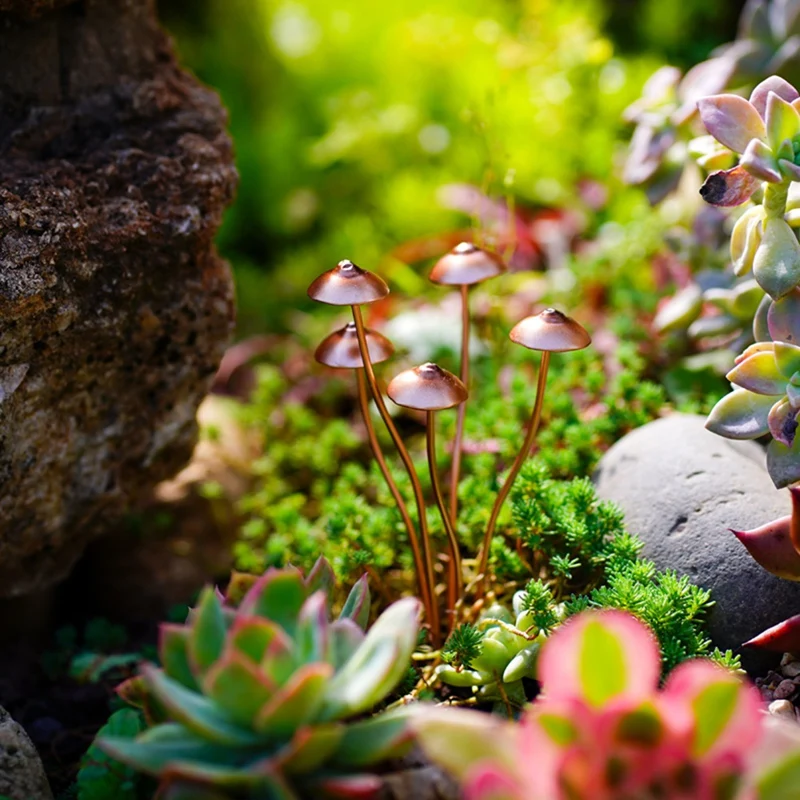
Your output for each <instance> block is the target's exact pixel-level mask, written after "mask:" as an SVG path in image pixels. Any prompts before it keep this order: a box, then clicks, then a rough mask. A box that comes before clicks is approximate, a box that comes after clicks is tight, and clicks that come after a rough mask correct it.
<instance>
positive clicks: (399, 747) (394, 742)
mask: <svg viewBox="0 0 800 800" xmlns="http://www.w3.org/2000/svg"><path fill="white" fill-rule="evenodd" d="M410 719H411V713H410V712H409V709H408V707H407V706H406V707H403V708H399V709H396V710H395V711H388V712H386V713H385V714H381V715H380V716H377V717H371V718H370V719H366V720H364V721H363V722H353V723H350V724H349V725H348V726H347V728H346V730H345V732H344V736H343V737H342V741H341V744H340V745H339V749H338V750H337V751H336V758H335V763H336V766H337V768H344V769H357V768H360V767H366V766H368V765H369V764H375V763H377V762H380V761H384V760H386V759H387V758H399V757H400V756H402V755H405V753H406V752H407V751H408V749H409V748H410V746H411V744H412V742H413V735H412V733H411V729H410V727H409V724H408V723H409V720H410Z"/></svg>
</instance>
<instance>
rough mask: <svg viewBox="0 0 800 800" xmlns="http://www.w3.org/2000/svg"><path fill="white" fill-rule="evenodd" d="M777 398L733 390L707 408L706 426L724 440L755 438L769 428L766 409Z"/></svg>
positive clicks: (744, 390)
mask: <svg viewBox="0 0 800 800" xmlns="http://www.w3.org/2000/svg"><path fill="white" fill-rule="evenodd" d="M778 399H779V397H778V396H767V395H762V394H755V393H754V392H748V391H747V389H736V391H733V392H731V393H730V394H726V395H725V397H723V398H722V399H721V400H720V401H719V402H718V403H717V404H716V405H715V406H714V408H712V409H711V413H710V414H709V415H708V419H707V420H706V428H707V429H708V430H710V431H711V432H712V433H716V434H717V435H718V436H724V437H725V438H726V439H757V438H758V437H759V436H763V435H764V434H765V433H767V432H768V431H769V422H768V418H769V412H770V409H771V408H772V406H773V405H774V404H775V403H776V402H777V401H778Z"/></svg>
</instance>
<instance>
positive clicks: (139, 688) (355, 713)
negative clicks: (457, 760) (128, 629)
mask: <svg viewBox="0 0 800 800" xmlns="http://www.w3.org/2000/svg"><path fill="white" fill-rule="evenodd" d="M334 582H335V577H334V574H333V570H332V569H331V567H330V565H329V564H328V562H327V561H325V560H324V559H322V558H320V559H319V560H318V561H317V563H316V565H315V566H314V568H313V569H312V570H311V572H310V573H309V574H308V577H307V578H305V579H304V578H303V577H302V575H301V573H300V572H299V571H297V570H296V569H293V568H287V569H284V570H270V571H268V572H267V573H266V574H265V575H264V576H263V577H261V578H256V577H255V576H248V575H244V574H241V573H238V574H234V575H233V576H232V578H231V582H230V584H229V586H228V590H227V594H226V595H225V596H224V597H223V596H222V595H221V594H220V593H219V592H218V591H217V590H216V589H214V588H213V587H207V588H206V589H205V590H204V591H203V592H202V593H201V595H200V599H199V600H198V603H197V606H196V607H195V608H194V609H193V610H192V612H191V613H190V615H189V617H188V619H187V622H186V624H185V625H175V624H167V625H164V626H163V627H162V630H161V637H160V647H159V656H160V660H161V663H162V668H160V669H157V668H156V667H154V666H152V665H146V666H144V667H143V668H142V672H141V675H140V676H138V677H136V678H133V679H131V680H130V681H128V682H127V683H126V684H124V685H123V686H122V687H120V690H119V691H120V694H121V695H122V696H123V697H124V698H125V699H126V700H128V701H129V702H130V703H132V704H133V705H135V706H137V707H139V708H141V709H142V710H143V711H144V712H145V717H146V719H147V720H148V727H147V729H146V730H145V731H144V732H143V733H141V734H139V735H137V736H135V738H134V737H132V736H131V735H130V732H129V731H118V732H114V731H110V732H109V731H106V732H105V733H104V734H103V735H101V736H100V738H99V739H98V741H97V746H98V747H99V748H101V750H103V751H104V752H105V753H107V754H109V755H110V756H111V757H113V758H116V759H118V760H119V761H121V762H123V763H125V764H128V765H129V766H131V767H133V768H135V769H136V770H138V771H140V772H142V773H145V774H147V775H151V776H152V777H154V778H157V779H158V780H160V781H161V784H162V789H163V790H164V792H166V793H167V796H169V797H171V796H172V794H170V793H171V792H173V791H177V790H178V789H180V791H182V792H184V793H185V796H187V797H189V796H191V797H194V796H198V797H206V796H208V797H211V796H217V795H218V794H219V793H222V794H223V795H224V796H227V793H228V792H233V793H234V794H235V795H236V796H241V797H243V798H253V799H254V800H255V798H261V797H278V796H279V797H281V798H285V799H286V800H292V799H293V798H299V797H308V796H313V797H320V798H324V797H328V796H341V794H336V792H337V791H339V792H342V791H345V790H347V789H349V788H354V787H356V786H361V787H364V786H368V787H372V784H371V783H370V781H372V782H373V783H374V782H375V781H376V780H377V779H373V778H371V776H369V775H367V774H365V773H364V772H363V771H362V770H363V769H364V768H367V767H370V766H372V765H374V764H377V763H379V762H381V761H384V760H386V759H388V758H393V757H396V756H399V755H402V754H403V753H404V752H406V751H407V749H408V747H409V746H410V734H409V731H408V729H407V725H406V715H405V712H404V711H403V709H402V708H401V709H397V710H389V711H384V712H382V713H377V714H373V715H372V716H365V715H366V714H368V713H372V712H374V711H375V709H376V708H377V707H378V706H380V705H381V704H382V703H383V702H384V701H385V700H386V698H387V697H388V696H389V695H390V694H391V693H392V692H393V691H395V690H396V688H397V686H398V685H399V684H400V683H401V682H402V681H403V680H404V679H406V680H407V679H408V674H407V672H408V667H409V662H410V658H411V654H412V652H413V650H414V647H415V646H416V643H417V637H418V629H419V613H420V606H419V602H418V601H417V600H416V599H414V598H405V599H403V600H399V601H398V602H396V603H394V604H393V605H392V606H390V607H389V608H388V609H387V610H386V611H384V613H383V614H382V615H381V616H380V617H378V619H377V621H376V622H375V623H374V624H373V625H372V627H371V628H370V629H369V630H368V631H367V632H366V633H365V631H364V629H365V628H366V626H367V622H368V619H369V615H370V597H369V588H368V585H367V581H366V578H365V577H364V578H362V579H361V580H360V581H359V582H358V583H357V584H356V585H355V586H354V587H353V589H352V590H351V592H350V594H349V596H348V598H347V600H346V602H345V603H344V606H343V608H342V611H341V614H340V615H339V617H338V619H336V620H335V621H331V620H330V619H329V609H328V605H329V602H330V600H329V595H330V593H331V590H332V588H333V584H334ZM372 788H374V787H372ZM180 796H184V795H180Z"/></svg>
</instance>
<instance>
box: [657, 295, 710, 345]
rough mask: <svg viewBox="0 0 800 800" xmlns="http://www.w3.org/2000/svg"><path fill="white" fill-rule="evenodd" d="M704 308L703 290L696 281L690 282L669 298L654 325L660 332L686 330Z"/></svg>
mask: <svg viewBox="0 0 800 800" xmlns="http://www.w3.org/2000/svg"><path fill="white" fill-rule="evenodd" d="M702 309H703V291H702V289H701V288H700V287H699V286H698V285H697V284H696V283H690V284H689V285H688V286H686V287H685V288H684V289H681V290H680V291H679V292H678V293H677V294H676V295H674V296H673V297H671V298H669V300H667V302H666V303H664V305H662V306H661V308H660V309H659V310H658V313H657V314H656V317H655V319H654V320H653V327H654V328H655V329H656V330H657V331H658V332H659V333H670V332H671V331H679V330H685V329H686V328H687V327H688V326H689V325H691V323H692V322H694V320H696V319H697V317H699V316H700V312H701V311H702Z"/></svg>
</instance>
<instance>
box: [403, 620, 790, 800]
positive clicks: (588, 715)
mask: <svg viewBox="0 0 800 800" xmlns="http://www.w3.org/2000/svg"><path fill="white" fill-rule="evenodd" d="M659 675H660V664H659V652H658V646H657V644H656V641H655V638H654V636H653V635H652V633H651V632H650V631H649V629H648V628H647V627H646V626H645V625H644V624H643V623H641V622H639V621H638V620H636V619H635V618H634V617H632V616H631V615H629V614H627V613H625V612H621V611H599V612H598V611H590V612H584V613H582V614H580V615H578V616H577V617H574V618H573V619H571V620H570V621H568V622H567V623H565V624H564V625H563V626H562V627H560V628H558V629H557V630H556V631H555V632H554V633H553V634H552V635H551V637H550V639H549V640H548V641H547V643H546V644H545V645H544V646H543V648H542V654H541V658H540V664H539V677H540V681H541V683H542V687H543V694H542V695H541V696H540V699H538V700H537V701H536V702H535V703H534V704H533V705H532V706H531V707H530V709H529V710H528V711H527V712H526V713H525V715H524V717H523V718H522V720H521V722H520V723H519V724H517V725H514V724H510V723H500V722H499V721H497V720H495V719H491V718H489V717H487V716H486V715H481V714H479V713H477V712H474V711H466V710H452V709H449V710H445V709H436V708H428V709H424V710H421V711H419V712H418V713H417V714H416V715H415V720H414V723H413V724H414V727H415V729H416V730H417V732H418V735H419V739H420V742H421V744H422V746H423V748H424V749H425V750H426V752H427V753H428V755H429V756H430V757H431V758H433V759H434V760H435V761H437V762H439V763H440V764H441V765H442V766H444V767H445V768H446V769H447V770H449V771H450V772H452V773H453V774H454V775H455V776H456V777H457V778H458V779H459V780H460V781H461V782H462V783H463V786H464V797H465V800H619V798H623V797H626V798H627V797H637V798H662V800H679V799H680V800H689V799H690V798H691V799H692V800H704V799H706V798H707V799H708V800H712V798H714V799H716V798H720V797H725V798H736V800H745V798H748V800H749V799H750V798H756V797H766V795H762V794H761V793H760V792H759V791H758V788H759V787H760V784H761V782H763V780H764V778H763V776H761V775H758V776H756V775H755V774H754V770H753V767H754V765H755V766H757V767H759V768H762V767H763V766H764V765H763V763H758V762H756V761H755V759H754V758H753V754H754V753H755V752H758V754H759V758H760V757H761V754H762V751H760V750H758V751H757V750H756V748H757V747H758V746H762V747H763V745H764V743H765V742H768V743H769V744H770V745H771V746H772V745H775V738H774V733H773V732H772V728H771V727H770V730H769V731H768V730H767V729H766V727H765V725H766V715H764V714H763V713H762V711H761V701H760V697H759V694H758V692H757V691H756V690H755V689H754V688H753V687H751V686H749V685H747V684H746V683H745V682H744V681H743V680H741V679H740V678H739V677H738V676H736V675H734V674H733V673H731V672H729V671H727V670H725V669H723V668H722V667H719V666H717V665H715V664H713V663H711V662H709V661H705V660H696V661H690V662H686V663H684V664H682V665H680V666H679V667H678V668H676V669H675V670H674V671H673V672H672V674H671V675H670V676H669V678H668V680H667V682H666V684H665V686H664V688H663V689H662V690H661V691H659V689H658V683H659ZM769 725H770V726H772V723H769ZM788 727H789V726H787V727H786V728H784V727H782V726H779V736H786V737H788V739H789V741H790V745H791V746H790V747H789V748H788V750H789V752H790V753H791V755H790V756H789V759H790V760H789V761H788V762H784V763H783V764H782V765H781V766H784V767H785V765H786V763H789V765H790V766H794V767H796V765H797V763H798V762H800V756H798V753H800V744H798V743H797V742H796V741H795V740H794V739H792V738H791V737H792V734H791V733H787V732H786V731H787V730H788ZM775 750H776V752H777V750H778V748H777V747H775ZM786 750H787V748H786V747H784V748H783V751H782V755H785V754H786ZM791 759H794V760H793V761H792V760H791ZM769 779H770V780H772V782H773V785H777V780H776V779H775V772H772V773H770V778H769ZM772 797H778V795H772Z"/></svg>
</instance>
